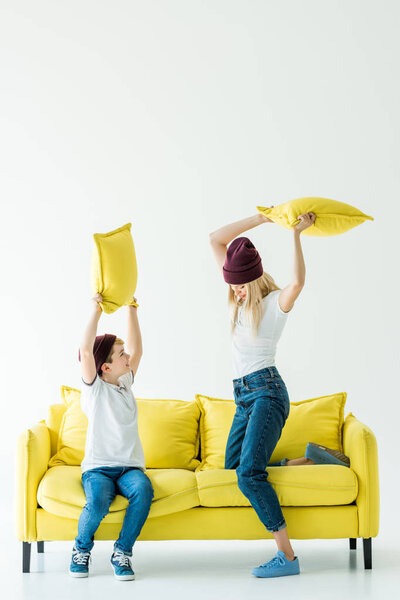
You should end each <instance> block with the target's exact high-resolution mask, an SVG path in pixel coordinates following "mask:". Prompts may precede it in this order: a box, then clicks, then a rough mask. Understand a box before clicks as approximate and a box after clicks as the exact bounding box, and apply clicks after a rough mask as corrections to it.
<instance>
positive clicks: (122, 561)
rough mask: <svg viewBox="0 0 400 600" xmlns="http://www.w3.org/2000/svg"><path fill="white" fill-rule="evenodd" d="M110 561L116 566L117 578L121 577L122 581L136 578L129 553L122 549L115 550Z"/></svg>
mask: <svg viewBox="0 0 400 600" xmlns="http://www.w3.org/2000/svg"><path fill="white" fill-rule="evenodd" d="M110 561H111V564H112V566H113V568H114V575H115V577H116V578H117V579H120V580H121V581H130V580H131V579H135V573H134V572H133V570H132V567H131V561H130V560H129V555H128V554H124V553H123V552H122V550H114V552H113V553H112V555H111V559H110Z"/></svg>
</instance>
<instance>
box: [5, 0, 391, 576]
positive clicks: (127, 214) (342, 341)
mask: <svg viewBox="0 0 400 600" xmlns="http://www.w3.org/2000/svg"><path fill="white" fill-rule="evenodd" d="M0 11H1V12H0V45H1V46H0V51H1V72H0V86H1V90H0V92H1V94H0V102H1V113H0V119H1V122H0V127H1V139H0V152H1V155H0V169H1V175H0V199H1V217H2V231H1V238H0V243H1V287H2V292H1V303H2V306H1V340H2V344H1V348H0V352H1V356H0V361H1V362H0V364H1V367H2V374H1V380H2V381H1V388H2V389H1V397H2V410H3V412H2V416H3V418H2V434H1V461H2V474H3V478H2V479H3V481H2V484H3V485H2V489H3V493H2V496H1V502H2V506H1V512H0V515H1V519H2V521H3V525H4V530H3V531H4V532H5V533H4V535H3V539H2V540H1V541H2V542H4V543H5V544H6V545H7V546H8V547H9V548H10V547H11V546H12V547H13V548H14V547H15V548H17V550H16V556H17V557H18V561H19V560H20V558H19V551H20V549H19V546H17V542H16V538H15V533H14V523H13V519H14V516H13V502H14V500H13V486H14V453H15V447H16V438H17V436H18V435H19V434H20V433H22V432H23V431H24V430H25V429H26V428H28V427H29V426H31V425H33V424H34V423H35V422H37V421H38V420H40V419H43V418H45V417H46V413H47V407H48V405H49V404H51V403H54V402H59V401H60V393H59V388H60V385H62V384H64V385H69V386H73V387H80V371H79V363H78V360H77V351H78V346H79V342H80V339H81V335H82V332H83V329H84V327H85V325H86V322H87V319H88V316H89V310H90V306H89V299H90V297H91V295H92V293H91V289H90V260H91V252H92V247H93V238H92V235H93V233H95V232H102V233H104V232H107V231H110V230H112V229H115V228H117V227H120V226H121V225H123V224H125V223H127V222H131V223H132V235H133V239H134V243H135V248H136V254H137V260H138V286H137V290H136V294H135V295H136V296H137V298H138V302H139V304H140V308H139V310H138V315H139V321H140V325H141V331H142V336H143V346H144V355H143V359H142V362H141V364H140V368H139V371H138V374H137V378H136V385H135V386H134V393H135V395H136V397H138V398H179V399H184V400H191V399H193V398H194V394H195V393H202V394H206V395H210V396H215V397H220V398H231V397H232V384H231V380H232V371H231V356H230V339H229V329H228V317H227V294H228V286H227V284H226V283H225V282H224V281H223V279H222V277H221V275H220V273H219V272H218V269H217V266H216V264H215V262H214V259H213V256H212V253H211V250H210V247H209V242H208V234H209V233H210V232H211V231H213V230H215V229H217V228H219V227H221V226H223V225H224V224H226V223H229V222H233V221H237V220H239V219H243V218H245V217H248V216H250V215H253V214H256V212H257V211H256V208H255V207H256V206H257V205H261V206H269V205H271V204H274V205H277V204H280V203H283V202H286V201H288V200H290V199H293V198H298V197H303V196H323V197H327V198H332V199H336V200H339V201H341V202H347V203H349V204H352V205H354V206H356V207H357V208H359V209H360V210H362V211H363V212H365V213H366V214H368V215H371V216H373V217H374V221H367V222H365V223H364V224H362V225H361V226H359V227H357V228H355V229H353V230H350V231H349V232H347V233H345V234H343V235H338V236H333V237H326V238H316V237H315V238H312V237H306V236H302V237H301V242H302V247H303V252H304V257H305V263H306V285H305V288H304V289H303V291H302V293H301V295H300V297H299V299H298V300H297V302H296V304H295V307H294V309H293V311H292V312H291V314H290V315H289V318H288V321H287V325H286V328H285V330H284V333H283V335H282V338H281V340H280V343H279V347H278V352H277V356H276V364H277V367H278V369H279V371H280V373H281V375H282V377H283V378H284V380H285V382H286V385H287V387H288V391H289V395H290V399H291V401H292V402H295V401H299V400H303V399H307V398H312V397H316V396H322V395H327V394H332V393H335V392H343V391H345V392H347V394H348V397H347V404H346V410H345V415H346V414H347V413H348V412H350V411H351V412H353V414H355V415H356V416H357V417H358V418H359V419H360V420H361V421H362V422H364V423H366V424H367V425H368V426H369V427H370V428H371V429H372V430H373V431H374V433H375V435H376V438H377V442H378V451H379V469H380V491H381V530H380V534H379V537H378V538H377V540H375V542H374V543H375V544H378V543H379V540H385V543H386V542H389V541H393V542H394V540H395V538H396V534H397V535H398V531H396V528H397V520H398V518H397V512H398V508H397V495H396V492H397V484H398V477H397V476H395V473H396V472H397V473H398V436H397V429H398V419H399V394H398V370H399V366H398V365H399V352H398V336H399V316H398V299H399V291H400V290H399V283H398V273H399V269H398V260H399V244H398V231H397V230H398V205H399V202H398V198H399V187H400V186H399V184H400V174H399V145H400V136H399V124H400V123H399V121H400V117H399V109H398V107H399V104H400V85H399V78H398V64H399V50H400V42H399V37H398V30H399V25H400V23H399V21H400V7H399V4H398V2H396V1H395V0H393V1H389V0H384V1H382V0H381V1H371V0H370V1H365V0H363V1H361V0H360V1H356V0H346V1H344V0H343V1H330V0H327V1H320V0H315V1H311V0H304V1H301V2H300V1H288V0H286V1H282V2H277V1H275V2H274V1H267V0H265V1H253V0H246V1H243V0H242V1H233V0H229V1H221V0H208V1H190V0H189V1H188V0H182V1H177V0H169V1H164V2H162V1H154V0H147V1H146V2H138V1H121V0H116V1H113V2H106V1H99V0H96V1H88V0H80V1H71V0H69V1H68V2H61V1H60V0H49V1H44V0H36V1H35V2H19V1H15V0H13V1H12V0H1V2H0ZM244 235H248V237H250V239H251V240H252V241H253V243H254V244H255V245H256V247H257V248H258V250H259V252H260V254H261V256H262V258H263V265H264V270H265V271H267V272H269V273H270V274H271V275H272V276H273V277H274V278H275V280H276V282H277V284H278V285H279V286H280V287H284V286H285V285H287V284H288V283H289V282H290V277H291V272H292V265H293V241H292V235H291V233H290V232H289V231H287V230H286V229H283V228H281V227H279V226H278V225H275V224H271V223H268V224H263V225H260V226H259V227H257V228H256V229H252V230H250V231H249V232H248V233H247V234H246V233H245V234H244ZM125 324H126V313H125V309H121V310H119V311H117V312H116V313H115V314H113V315H103V316H102V318H101V321H100V325H99V330H98V331H99V333H105V332H109V333H115V334H117V335H119V336H120V337H122V338H123V339H124V336H125V337H126V329H125ZM314 544H316V545H317V544H318V541H315V542H314ZM68 547H69V546H68ZM314 548H315V549H317V546H314ZM271 549H272V546H271ZM16 568H17V570H18V569H20V564H19V562H18V565H17V567H16Z"/></svg>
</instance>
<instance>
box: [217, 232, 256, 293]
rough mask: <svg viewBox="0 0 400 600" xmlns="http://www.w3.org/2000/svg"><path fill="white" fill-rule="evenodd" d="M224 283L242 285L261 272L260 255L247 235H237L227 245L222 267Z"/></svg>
mask: <svg viewBox="0 0 400 600" xmlns="http://www.w3.org/2000/svg"><path fill="white" fill-rule="evenodd" d="M222 272H223V275H224V279H225V281H226V283H232V284H234V285H242V284H243V283H249V282H250V281H254V280H255V279H258V278H259V277H261V275H262V274H263V272H264V270H263V266H262V262H261V256H260V255H259V254H258V252H257V250H256V248H255V246H254V245H253V243H252V242H251V241H250V240H249V238H247V237H238V238H236V239H235V240H233V242H231V244H230V245H229V247H228V250H227V252H226V257H225V263H224V266H223V268H222Z"/></svg>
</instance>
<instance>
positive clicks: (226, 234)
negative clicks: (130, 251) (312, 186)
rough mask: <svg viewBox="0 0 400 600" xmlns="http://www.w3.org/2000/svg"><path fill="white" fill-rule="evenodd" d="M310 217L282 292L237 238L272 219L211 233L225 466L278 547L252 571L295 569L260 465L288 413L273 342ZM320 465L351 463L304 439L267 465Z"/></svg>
mask: <svg viewBox="0 0 400 600" xmlns="http://www.w3.org/2000/svg"><path fill="white" fill-rule="evenodd" d="M315 218H316V215H315V214H314V213H311V212H310V213H304V214H302V215H299V216H298V219H300V222H299V223H298V224H297V225H296V226H295V227H293V229H292V236H293V240H294V251H295V252H294V266H293V273H292V281H291V283H290V284H289V285H287V286H286V287H285V288H283V289H282V290H281V289H280V288H279V287H278V286H277V285H276V284H275V282H274V280H273V278H272V277H271V276H270V275H269V274H268V273H265V272H264V271H263V266H262V261H261V257H260V255H259V253H258V252H257V250H256V248H255V247H254V246H253V244H252V243H251V241H250V240H249V239H248V238H246V237H239V238H236V236H238V235H240V234H241V233H243V232H244V231H247V230H248V229H252V228H253V227H256V226H257V225H260V224H261V223H267V222H269V223H271V222H272V221H271V219H268V218H267V217H265V216H264V215H262V214H261V213H258V214H257V215H255V216H253V217H249V218H248V219H243V220H242V221H237V222H235V223H232V224H229V225H226V226H225V227H222V228H221V229H218V230H217V231H214V232H213V233H211V234H210V243H211V247H212V250H213V253H214V255H215V258H216V261H217V263H218V266H219V267H220V268H221V269H222V273H223V277H224V280H225V281H226V283H228V284H229V299H228V304H229V306H230V308H231V310H232V318H231V324H232V359H233V370H234V377H235V379H233V387H234V396H235V403H236V412H235V416H234V418H233V423H232V427H231V430H230V433H229V437H228V441H227V446H226V454H225V468H226V469H236V473H237V478H238V485H239V488H240V490H241V491H242V492H243V494H244V495H245V496H246V497H247V498H248V499H249V501H250V503H251V505H252V506H253V508H254V510H255V511H256V513H257V515H258V517H259V519H260V520H261V522H262V523H263V524H264V525H265V527H266V529H267V530H268V531H270V532H272V534H273V536H274V538H275V540H276V543H277V547H278V551H277V553H276V555H275V556H274V557H273V558H272V559H271V560H270V561H268V562H267V563H264V564H263V565H260V566H259V567H256V568H255V569H253V570H252V573H253V575H256V576H258V577H280V576H283V575H296V574H298V573H299V572H300V566H299V560H298V558H297V556H295V555H294V552H293V548H292V546H291V543H290V540H289V537H288V534H287V526H286V522H285V519H284V517H283V514H282V510H281V507H280V504H279V501H278V497H277V495H276V492H275V490H274V489H273V487H272V485H271V484H270V483H269V481H268V472H267V471H266V470H265V469H266V466H267V465H268V461H269V459H270V457H271V455H272V453H273V451H274V448H275V446H276V444H277V443H278V440H279V438H280V436H281V433H282V429H283V427H284V425H285V422H286V419H287V417H288V415H289V410H290V404H289V396H288V392H287V389H286V385H285V383H284V381H283V380H282V378H281V376H280V374H279V372H278V370H277V368H276V366H275V351H276V345H277V342H278V340H279V338H280V336H281V333H282V330H283V328H284V326H285V323H286V320H287V316H288V313H289V312H290V310H291V309H292V307H293V305H294V302H295V300H296V298H298V296H299V294H300V292H301V290H302V288H303V286H304V281H305V265H304V259H303V254H302V249H301V243H300V234H301V232H302V231H304V229H306V228H307V227H310V226H311V225H312V224H313V223H314V221H315ZM234 238H236V239H234ZM233 239H234V241H233V242H232V243H231V244H230V246H229V248H227V244H229V242H230V241H231V240H233ZM320 463H335V464H341V465H344V466H349V463H350V461H349V459H348V457H346V456H345V455H343V454H341V453H339V452H337V451H334V450H331V449H329V448H326V447H325V446H319V445H317V444H311V443H310V444H308V445H307V451H306V453H305V456H304V457H302V458H296V459H293V460H288V459H287V458H284V459H283V460H282V461H281V462H279V463H270V466H284V465H306V464H320Z"/></svg>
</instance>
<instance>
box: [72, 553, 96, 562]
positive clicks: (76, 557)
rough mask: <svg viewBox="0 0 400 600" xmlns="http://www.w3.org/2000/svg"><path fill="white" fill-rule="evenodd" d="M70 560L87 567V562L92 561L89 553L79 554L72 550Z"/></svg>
mask: <svg viewBox="0 0 400 600" xmlns="http://www.w3.org/2000/svg"><path fill="white" fill-rule="evenodd" d="M72 560H73V561H74V563H75V564H77V565H87V564H88V562H89V561H90V562H91V561H92V557H91V556H90V552H79V550H73V551H72Z"/></svg>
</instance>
